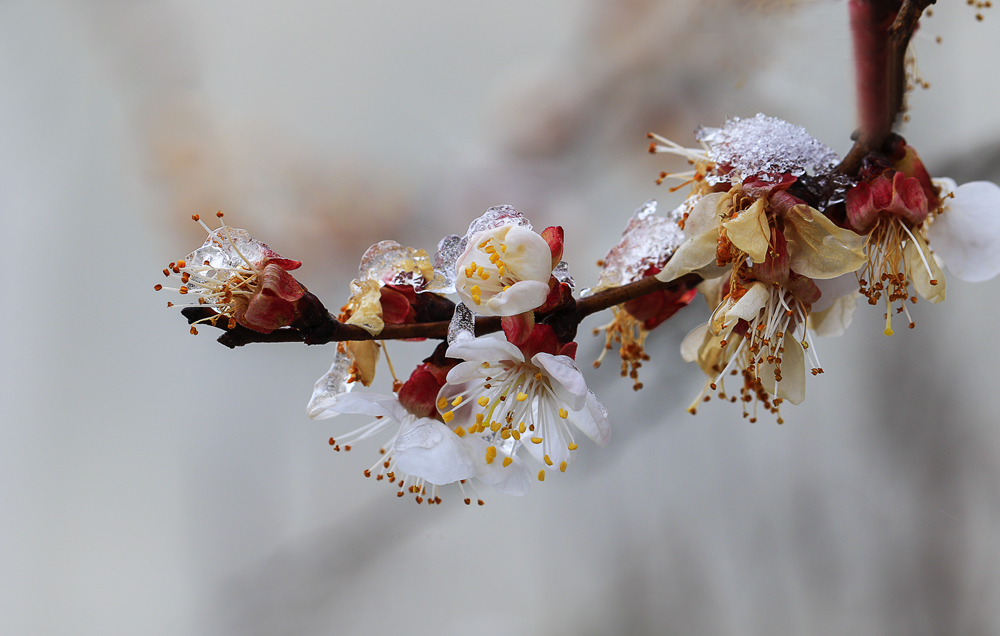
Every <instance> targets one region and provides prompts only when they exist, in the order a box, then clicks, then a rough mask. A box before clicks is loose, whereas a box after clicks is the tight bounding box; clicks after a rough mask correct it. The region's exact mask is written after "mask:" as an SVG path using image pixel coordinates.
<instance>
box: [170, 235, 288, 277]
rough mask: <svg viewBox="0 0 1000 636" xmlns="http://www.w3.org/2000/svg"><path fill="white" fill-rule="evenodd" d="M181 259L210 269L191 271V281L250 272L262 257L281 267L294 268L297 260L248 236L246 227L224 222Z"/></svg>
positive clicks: (258, 264)
mask: <svg viewBox="0 0 1000 636" xmlns="http://www.w3.org/2000/svg"><path fill="white" fill-rule="evenodd" d="M184 260H185V261H186V262H187V263H188V264H189V265H191V266H192V267H195V268H197V269H199V270H200V268H201V267H210V268H212V269H208V270H201V271H199V272H197V273H193V274H191V280H193V281H194V282H195V283H196V284H205V283H207V282H208V279H215V278H222V279H228V278H229V274H228V272H230V271H232V270H246V271H251V270H252V269H253V268H255V267H259V266H260V265H261V264H262V263H263V262H264V261H265V260H274V261H276V262H278V264H279V265H282V266H283V267H284V268H285V269H295V268H296V267H298V265H299V264H300V263H299V262H298V261H291V260H289V259H285V258H282V257H281V256H280V255H279V254H278V253H277V252H275V251H274V250H272V249H271V248H270V247H268V246H267V245H265V244H264V243H261V242H260V241H258V240H257V239H255V238H254V237H252V236H250V233H249V232H247V231H246V230H241V229H239V228H235V227H229V226H228V225H223V226H222V227H220V228H219V229H217V230H210V231H209V235H208V238H207V239H205V243H204V244H203V245H202V246H201V247H199V248H198V249H196V250H195V251H193V252H191V253H190V254H188V255H187V257H186V258H185V259H184Z"/></svg>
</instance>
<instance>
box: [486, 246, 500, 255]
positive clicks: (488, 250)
mask: <svg viewBox="0 0 1000 636" xmlns="http://www.w3.org/2000/svg"><path fill="white" fill-rule="evenodd" d="M483 251H484V252H486V253H487V254H496V251H497V248H495V247H493V246H492V245H487V246H486V247H484V248H483Z"/></svg>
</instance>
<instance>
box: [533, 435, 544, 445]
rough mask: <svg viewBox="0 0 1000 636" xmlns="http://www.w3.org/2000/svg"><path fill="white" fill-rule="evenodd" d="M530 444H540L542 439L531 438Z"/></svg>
mask: <svg viewBox="0 0 1000 636" xmlns="http://www.w3.org/2000/svg"><path fill="white" fill-rule="evenodd" d="M531 443H532V444H541V443H542V438H541V437H532V438H531Z"/></svg>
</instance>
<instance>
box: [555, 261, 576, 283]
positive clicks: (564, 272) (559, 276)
mask: <svg viewBox="0 0 1000 636" xmlns="http://www.w3.org/2000/svg"><path fill="white" fill-rule="evenodd" d="M552 275H553V276H555V278H556V280H557V281H559V282H560V283H566V285H567V286H568V287H569V288H570V289H575V288H576V281H574V280H573V276H572V275H570V273H569V263H567V262H566V261H559V264H558V265H556V267H555V269H553V270H552Z"/></svg>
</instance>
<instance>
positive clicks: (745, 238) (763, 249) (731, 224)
mask: <svg viewBox="0 0 1000 636" xmlns="http://www.w3.org/2000/svg"><path fill="white" fill-rule="evenodd" d="M766 208H767V202H766V201H765V200H764V199H757V200H756V201H754V202H753V205H751V206H750V207H749V208H747V209H746V210H743V211H742V212H740V213H739V214H737V215H736V218H733V219H729V220H728V221H723V222H722V226H723V227H725V228H726V237H727V238H728V239H729V241H730V242H731V243H732V244H733V245H735V246H736V247H737V248H739V249H741V250H743V251H744V252H746V253H747V255H748V256H750V259H751V260H752V261H753V262H755V263H763V262H764V259H765V258H767V250H768V246H769V243H770V241H771V228H770V227H769V226H768V223H767V212H766Z"/></svg>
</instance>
